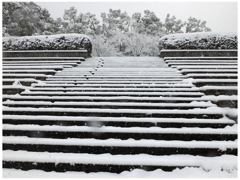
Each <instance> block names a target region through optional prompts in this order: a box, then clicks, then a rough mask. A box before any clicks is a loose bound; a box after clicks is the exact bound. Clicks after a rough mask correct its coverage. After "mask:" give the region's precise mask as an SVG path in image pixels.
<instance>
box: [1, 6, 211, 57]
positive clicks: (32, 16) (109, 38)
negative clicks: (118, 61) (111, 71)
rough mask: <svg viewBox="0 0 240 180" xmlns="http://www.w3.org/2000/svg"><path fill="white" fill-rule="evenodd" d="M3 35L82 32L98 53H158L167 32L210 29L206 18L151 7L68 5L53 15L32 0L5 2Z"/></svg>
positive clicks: (96, 53)
mask: <svg viewBox="0 0 240 180" xmlns="http://www.w3.org/2000/svg"><path fill="white" fill-rule="evenodd" d="M2 13H3V16H2V19H3V23H2V26H3V28H2V29H3V32H2V33H3V34H2V35H3V36H31V35H51V34H66V33H79V34H86V35H88V36H90V37H91V39H92V43H93V54H94V55H95V56H123V55H127V56H142V55H144V56H156V55H157V54H158V53H159V51H158V45H157V44H158V40H159V37H162V36H164V35H167V34H174V33H184V32H185V33H191V32H205V31H211V29H210V28H208V27H207V26H206V21H201V20H199V19H196V18H193V17H190V18H189V19H188V20H187V21H184V22H183V21H182V20H180V19H177V18H176V17H175V16H171V15H170V14H167V16H166V18H165V19H164V20H163V21H161V20H160V18H158V17H157V16H156V14H155V13H154V12H152V11H149V10H145V11H144V12H143V14H141V13H139V12H136V13H134V14H132V16H129V15H128V14H127V13H126V12H122V11H121V10H113V9H109V12H107V13H106V12H102V13H101V22H100V21H99V20H98V19H97V18H96V15H95V14H92V13H90V12H88V13H81V12H80V13H78V12H77V9H76V8H75V7H71V8H70V9H66V10H65V11H64V15H63V18H57V19H53V18H52V17H51V16H50V13H49V12H48V10H47V9H43V8H41V7H40V6H38V5H36V4H35V3H33V2H3V6H2Z"/></svg>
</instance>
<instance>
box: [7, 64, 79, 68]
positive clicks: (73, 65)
mask: <svg viewBox="0 0 240 180" xmlns="http://www.w3.org/2000/svg"><path fill="white" fill-rule="evenodd" d="M56 64H58V65H61V66H62V67H63V68H70V67H76V66H77V63H34V64H33V63H31V64H30V63H21V64H20V63H19V64H18V63H15V64H4V65H7V66H15V67H17V66H23V65H24V66H46V65H47V66H56Z"/></svg>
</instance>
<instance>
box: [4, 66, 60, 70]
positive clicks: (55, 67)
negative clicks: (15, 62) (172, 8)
mask: <svg viewBox="0 0 240 180" xmlns="http://www.w3.org/2000/svg"><path fill="white" fill-rule="evenodd" d="M3 69H63V66H41V67H39V66H31V67H29V66H28V65H26V66H3Z"/></svg>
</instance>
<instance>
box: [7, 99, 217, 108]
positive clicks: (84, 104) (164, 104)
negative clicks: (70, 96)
mask: <svg viewBox="0 0 240 180" xmlns="http://www.w3.org/2000/svg"><path fill="white" fill-rule="evenodd" d="M8 104H16V105H21V104H27V105H29V106H31V105H46V106H49V105H53V106H54V105H61V106H71V105H78V106H91V105H95V106H122V107H124V106H139V107H141V106H149V107H199V106H200V107H201V106H202V107H209V106H216V105H215V104H212V103H211V102H191V103H178V104H176V103H131V102H129V103H118V102H53V103H52V102H44V101H42V102H36V101H32V102H31V101H20V102H18V101H11V100H7V101H5V102H3V105H8Z"/></svg>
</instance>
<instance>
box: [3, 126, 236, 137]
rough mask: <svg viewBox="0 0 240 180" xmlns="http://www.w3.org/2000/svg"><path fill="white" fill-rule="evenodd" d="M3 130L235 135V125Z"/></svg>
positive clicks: (59, 127)
mask: <svg viewBox="0 0 240 180" xmlns="http://www.w3.org/2000/svg"><path fill="white" fill-rule="evenodd" d="M2 129H3V130H21V131H50V132H52V131H56V132H99V133H109V132H110V133H138V134H150V133H151V134H172V135H173V134H188V135H191V134H199V135H201V134H202V135H204V134H209V135H237V134H238V131H237V125H235V126H234V127H229V128H223V129H212V128H190V127H188V128H161V127H149V128H145V127H125V128H122V127H114V126H112V127H111V126H106V127H105V126H102V127H88V126H58V125H52V126H49V125H44V126H40V125H27V124H26V125H12V124H3V125H2Z"/></svg>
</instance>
